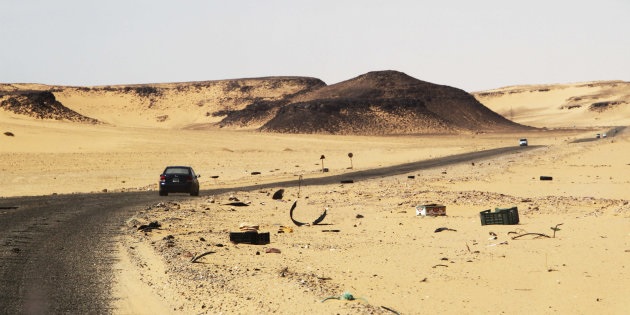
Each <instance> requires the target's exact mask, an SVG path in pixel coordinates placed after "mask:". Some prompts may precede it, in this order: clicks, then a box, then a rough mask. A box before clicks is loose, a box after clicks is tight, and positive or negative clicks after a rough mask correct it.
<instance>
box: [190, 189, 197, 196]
mask: <svg viewBox="0 0 630 315" xmlns="http://www.w3.org/2000/svg"><path fill="white" fill-rule="evenodd" d="M190 195H191V196H199V190H197V191H191V192H190Z"/></svg>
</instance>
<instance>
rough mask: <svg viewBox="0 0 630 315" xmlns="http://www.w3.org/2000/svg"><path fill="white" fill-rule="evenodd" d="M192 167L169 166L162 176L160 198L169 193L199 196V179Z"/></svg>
mask: <svg viewBox="0 0 630 315" xmlns="http://www.w3.org/2000/svg"><path fill="white" fill-rule="evenodd" d="M200 176H201V175H196V174H195V171H193V169H192V167H190V166H167V167H166V168H165V169H164V172H162V174H161V175H160V196H168V193H189V194H190V195H191V196H199V181H198V180H197V178H199V177H200Z"/></svg>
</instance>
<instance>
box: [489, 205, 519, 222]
mask: <svg viewBox="0 0 630 315" xmlns="http://www.w3.org/2000/svg"><path fill="white" fill-rule="evenodd" d="M479 217H480V218H481V225H490V224H504V225H507V224H509V225H512V224H518V222H519V218H518V208H517V207H512V208H495V209H494V212H490V210H489V209H488V210H484V211H481V212H479Z"/></svg>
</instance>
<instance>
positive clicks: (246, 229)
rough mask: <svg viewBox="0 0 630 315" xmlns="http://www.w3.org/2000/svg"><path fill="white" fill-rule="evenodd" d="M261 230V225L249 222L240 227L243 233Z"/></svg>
mask: <svg viewBox="0 0 630 315" xmlns="http://www.w3.org/2000/svg"><path fill="white" fill-rule="evenodd" d="M259 228H260V226H259V225H256V224H251V223H247V222H243V223H241V224H239V226H238V229H239V230H241V231H243V232H257V231H258V229H259Z"/></svg>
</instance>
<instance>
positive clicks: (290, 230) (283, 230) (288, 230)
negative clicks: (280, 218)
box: [278, 225, 293, 233]
mask: <svg viewBox="0 0 630 315" xmlns="http://www.w3.org/2000/svg"><path fill="white" fill-rule="evenodd" d="M278 233H293V228H291V227H288V226H284V225H281V226H280V227H278Z"/></svg>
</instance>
